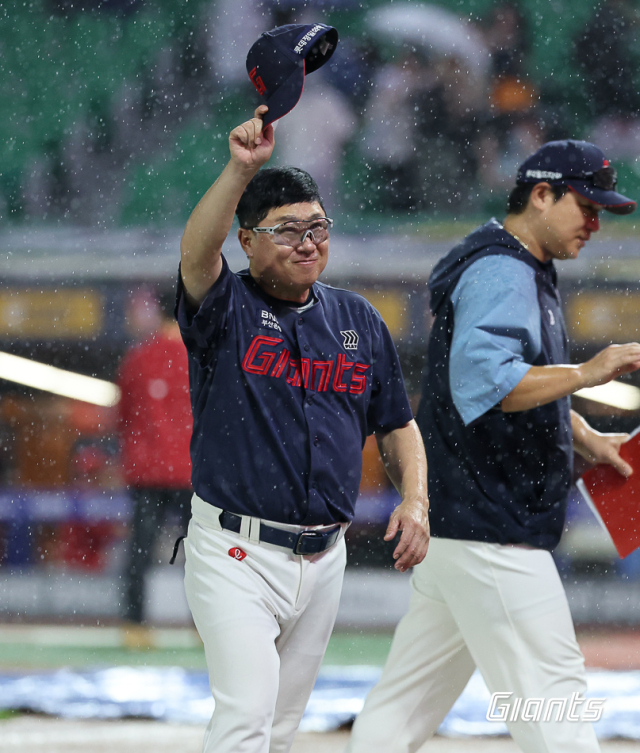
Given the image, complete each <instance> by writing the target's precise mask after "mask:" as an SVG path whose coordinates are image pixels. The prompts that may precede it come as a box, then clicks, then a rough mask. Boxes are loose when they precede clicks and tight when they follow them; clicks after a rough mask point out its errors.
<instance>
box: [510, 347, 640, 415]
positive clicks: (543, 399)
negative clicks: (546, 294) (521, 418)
mask: <svg viewBox="0 0 640 753" xmlns="http://www.w3.org/2000/svg"><path fill="white" fill-rule="evenodd" d="M638 369H640V344H638V343H626V344H625V345H609V347H608V348H605V349H604V350H601V351H600V353H598V354H597V355H595V356H594V357H593V358H591V359H590V360H589V361H585V363H581V364H578V365H576V366H532V367H531V368H530V369H529V371H527V373H526V374H525V375H524V377H523V378H522V379H521V380H520V382H518V384H517V385H516V386H515V388H514V389H513V390H512V391H511V392H510V393H509V394H508V395H507V396H506V397H504V398H503V399H502V402H501V406H502V410H503V411H505V412H507V413H509V412H512V411H521V410H529V409H531V408H537V407H538V406H539V405H545V404H546V403H551V402H553V401H554V400H559V399H560V398H561V397H567V395H572V394H573V393H574V392H577V391H578V390H581V389H583V388H585V387H595V386H597V385H599V384H606V382H610V381H611V380H612V379H615V378H616V377H617V376H620V375H621V374H629V373H630V372H632V371H637V370H638Z"/></svg>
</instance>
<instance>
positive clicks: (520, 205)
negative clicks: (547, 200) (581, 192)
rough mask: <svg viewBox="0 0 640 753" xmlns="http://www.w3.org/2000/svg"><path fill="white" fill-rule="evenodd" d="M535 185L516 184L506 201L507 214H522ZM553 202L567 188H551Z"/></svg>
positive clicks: (560, 196) (561, 195)
mask: <svg viewBox="0 0 640 753" xmlns="http://www.w3.org/2000/svg"><path fill="white" fill-rule="evenodd" d="M537 185H538V184H537V183H518V184H517V185H516V187H515V188H514V189H513V191H511V194H510V195H509V199H508V200H507V214H522V213H523V212H524V210H525V208H526V206H527V204H528V203H529V197H530V196H531V191H533V188H534V186H537ZM551 190H552V191H553V198H554V201H558V200H559V199H561V198H562V197H563V196H564V195H565V194H566V193H567V191H568V190H569V186H553V185H552V186H551Z"/></svg>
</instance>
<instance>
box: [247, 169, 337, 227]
mask: <svg viewBox="0 0 640 753" xmlns="http://www.w3.org/2000/svg"><path fill="white" fill-rule="evenodd" d="M316 201H317V202H318V204H320V206H321V207H322V211H323V212H324V211H325V210H324V205H323V202H322V198H321V196H320V189H319V188H318V184H317V183H316V182H315V180H314V179H313V178H312V177H311V176H310V175H309V173H307V172H305V171H304V170H300V168H299V167H265V168H263V169H262V170H259V171H258V172H257V173H256V174H255V175H254V176H253V178H252V179H251V180H250V181H249V185H248V186H247V187H246V188H245V189H244V193H243V194H242V196H241V197H240V201H239V202H238V206H237V207H236V215H237V216H238V222H239V223H240V227H242V228H252V227H256V226H257V225H259V224H260V223H261V222H262V220H264V218H265V217H266V216H267V215H268V214H269V212H270V211H271V210H272V209H274V208H275V207H284V206H287V205H288V204H301V203H313V202H316Z"/></svg>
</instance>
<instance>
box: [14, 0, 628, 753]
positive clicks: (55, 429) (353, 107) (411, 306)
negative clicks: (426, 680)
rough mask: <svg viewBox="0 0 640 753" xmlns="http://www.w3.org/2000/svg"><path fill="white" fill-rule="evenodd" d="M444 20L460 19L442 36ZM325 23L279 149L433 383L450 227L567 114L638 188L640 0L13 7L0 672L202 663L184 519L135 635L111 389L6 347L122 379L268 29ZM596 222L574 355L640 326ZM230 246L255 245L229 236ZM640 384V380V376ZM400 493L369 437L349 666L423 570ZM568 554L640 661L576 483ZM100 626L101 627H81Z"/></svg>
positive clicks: (347, 594) (618, 402)
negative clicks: (406, 532)
mask: <svg viewBox="0 0 640 753" xmlns="http://www.w3.org/2000/svg"><path fill="white" fill-rule="evenodd" d="M390 10H391V12H392V16H391V17H390V18H391V21H389V18H388V17H387V16H386V15H385V14H388V13H389V11H390ZM434 14H435V15H434ZM438 14H440V15H438ZM442 14H445V15H444V16H443V15H442ZM434 19H436V20H437V19H440V21H439V22H438V23H445V25H446V28H447V30H448V33H447V34H440V37H441V39H439V40H438V39H436V38H434V35H433V34H432V30H433V28H434V26H433V25H434ZM443 19H444V21H443ZM309 20H322V21H324V22H327V23H329V24H332V25H334V26H336V27H337V28H338V30H339V32H340V35H341V41H340V45H339V48H338V50H337V52H336V54H335V55H334V57H333V58H332V60H331V63H330V64H329V65H327V66H325V68H326V70H325V69H322V71H320V72H318V73H317V74H314V76H315V77H316V79H317V80H316V79H314V78H313V77H309V80H308V82H307V86H306V89H305V93H304V94H303V98H302V100H301V102H300V104H299V106H298V107H297V108H296V110H294V111H293V112H292V113H291V114H290V115H289V116H287V117H286V118H285V119H283V121H282V122H281V123H280V124H279V126H278V131H277V133H276V138H277V142H278V146H277V148H276V151H277V152H278V156H277V159H278V160H279V161H280V162H283V163H295V164H299V165H300V166H302V167H305V168H306V169H309V171H310V172H312V173H313V174H314V175H316V176H317V177H318V179H319V182H320V184H321V186H322V189H323V191H324V195H325V197H326V203H327V210H328V213H329V215H330V216H332V217H334V218H335V220H336V229H335V234H334V236H333V237H332V248H331V253H332V260H331V263H330V265H329V268H328V270H327V275H326V277H325V279H326V281H328V282H330V283H332V284H337V285H341V286H348V287H350V288H353V289H355V290H358V291H359V292H361V293H363V294H364V295H365V296H366V297H367V298H368V299H369V300H371V301H372V303H373V304H374V305H376V306H377V307H378V308H379V310H380V311H381V313H382V314H383V316H384V318H385V320H386V321H387V323H388V325H389V327H390V330H391V332H392V335H393V336H394V338H395V341H396V343H397V345H398V348H399V351H400V353H401V358H402V361H403V368H404V372H405V377H406V380H407V383H408V386H409V389H410V392H411V394H412V395H413V398H414V400H415V401H416V404H417V400H418V398H419V390H420V372H421V364H422V360H423V357H424V352H425V346H426V338H427V336H428V332H429V324H430V322H429V318H428V313H427V299H426V291H425V281H426V279H427V277H428V275H429V272H430V270H431V268H432V266H433V264H434V263H435V261H436V260H437V259H438V258H439V256H440V255H442V254H443V253H444V252H445V251H446V250H447V249H448V248H449V247H450V246H451V245H452V243H454V242H455V241H456V240H457V239H459V238H461V237H462V236H463V235H464V234H465V233H466V232H468V231H469V229H471V228H472V227H473V226H474V225H475V224H477V223H479V222H481V221H484V220H485V219H487V218H488V217H489V216H491V215H493V214H495V215H496V216H498V217H499V218H501V217H502V216H503V206H504V203H505V200H506V196H507V194H508V191H509V187H510V186H511V182H512V177H513V174H514V173H515V168H516V167H517V165H518V163H519V162H520V161H521V160H522V159H523V158H524V157H525V156H526V154H527V153H529V152H530V151H533V150H534V149H535V148H537V146H538V145H539V144H540V143H543V142H544V141H547V140H550V139H553V138H568V137H571V138H587V139H592V140H594V141H597V142H598V143H599V144H600V145H601V146H603V148H604V149H605V151H607V152H608V155H609V156H610V157H611V159H612V160H614V162H615V164H616V166H617V168H618V172H619V188H620V190H622V192H624V193H626V194H628V195H630V196H632V197H634V198H638V197H640V121H639V120H638V119H637V112H638V109H639V108H638V105H639V104H640V94H639V92H640V86H639V84H640V81H639V80H638V79H639V77H640V73H639V72H640V65H638V63H639V62H640V42H639V41H638V40H639V39H640V34H639V33H638V32H639V30H640V20H639V10H638V4H637V3H636V2H631V0H629V2H627V1H626V0H602V1H600V0H598V1H596V0H583V2H581V3H575V2H573V0H554V2H553V3H548V2H546V0H520V2H505V3H502V2H497V1H496V0H441V1H440V2H438V3H433V4H430V3H429V4H427V3H421V2H417V1H416V0H413V1H412V2H408V3H400V2H398V3H396V2H394V3H384V2H375V1H374V2H357V1H356V0H333V2H330V1H329V0H306V1H303V0H300V1H298V0H285V2H279V1H278V0H156V1H155V2H151V0H84V1H83V2H80V1H79V0H77V1H76V0H32V1H30V2H26V3H16V4H5V5H3V6H2V7H1V8H0V104H1V112H2V117H1V118H0V134H1V137H0V258H1V259H2V275H1V278H0V351H1V352H0V370H1V372H0V620H1V621H2V624H0V671H4V670H6V671H16V670H24V671H33V670H36V669H44V668H53V667H62V666H68V667H88V666H93V665H118V664H132V663H134V664H145V665H167V664H170V663H175V664H178V665H180V666H183V667H194V668H202V667H203V666H204V660H203V657H202V655H201V653H200V647H199V645H198V642H197V640H195V639H194V638H193V636H192V634H191V633H190V632H189V631H190V626H191V623H190V618H189V614H188V610H187V607H186V603H185V600H184V597H183V595H182V583H181V578H182V574H181V569H182V568H181V560H180V558H179V559H178V561H177V563H176V566H174V567H173V568H171V567H170V566H169V565H168V564H167V563H168V559H169V557H170V554H171V546H172V543H173V540H174V539H175V538H176V536H178V535H179V534H180V530H179V527H178V524H177V521H172V520H169V521H167V523H166V524H165V526H164V529H163V532H162V535H161V536H160V537H159V539H158V542H157V545H156V551H155V552H154V562H155V564H154V567H153V568H152V570H151V572H150V574H149V576H148V589H147V601H146V605H145V610H146V612H145V614H146V619H147V624H148V625H149V626H151V627H153V628H156V631H155V632H154V633H153V636H151V637H149V636H147V639H146V643H145V644H144V645H142V646H140V645H138V646H137V645H135V641H133V644H132V642H131V639H129V642H127V640H128V639H127V633H126V630H125V629H124V628H122V622H121V610H122V583H123V579H122V576H123V568H124V566H125V564H126V546H127V539H128V534H129V530H130V516H131V500H130V498H129V495H128V492H127V489H126V487H125V485H124V482H123V479H122V473H121V470H120V466H119V444H118V438H117V432H116V423H115V417H116V408H115V406H114V405H113V404H112V403H113V399H112V398H109V397H107V398H105V399H103V400H102V403H103V404H96V403H95V402H91V401H89V400H75V399H71V398H69V397H64V396H61V395H58V394H53V393H52V392H50V391H49V389H50V388H52V385H53V381H54V380H53V377H46V378H45V379H48V381H45V384H44V385H43V386H44V389H37V388H34V387H29V386H26V385H25V384H24V383H21V382H24V381H25V379H23V377H22V371H21V367H20V368H19V367H18V366H17V365H16V364H15V362H10V361H6V360H3V358H4V355H5V354H10V355H16V356H21V357H23V358H26V359H29V360H33V361H38V362H41V363H45V364H48V365H52V366H55V367H58V368H60V369H63V370H66V371H69V372H74V373H78V374H83V375H87V376H91V377H96V378H98V379H100V380H104V381H106V382H108V383H112V382H113V380H114V379H115V375H116V372H117V368H118V364H119V359H120V358H121V356H122V354H123V353H124V351H125V349H126V348H127V347H128V345H130V344H131V343H132V342H135V341H136V340H137V339H138V338H139V337H140V336H141V335H142V334H144V328H145V326H146V325H145V322H144V316H142V317H141V316H140V312H143V313H144V311H145V306H146V305H147V303H148V301H149V300H150V299H151V298H153V296H155V295H157V294H163V293H166V292H167V291H169V290H171V289H172V287H173V286H174V284H175V279H176V274H177V264H178V259H179V240H180V236H181V232H182V227H183V225H184V222H185V221H186V219H187V217H188V215H189V213H190V211H191V209H192V208H193V206H194V205H195V203H196V202H197V200H198V198H199V197H200V196H201V195H202V193H204V191H205V190H206V189H207V188H208V186H209V185H210V184H211V182H212V181H213V179H214V178H215V177H216V175H217V174H218V172H219V171H220V169H221V168H222V166H223V165H224V163H225V161H226V155H227V135H228V132H229V130H230V129H231V127H233V126H234V125H235V124H237V123H238V122H240V121H241V120H243V119H245V118H246V117H247V116H248V115H249V114H250V113H251V112H252V110H253V108H254V107H255V105H256V100H255V98H254V92H253V88H252V87H251V85H250V82H249V80H248V77H247V76H246V72H245V69H244V57H245V55H246V51H247V50H248V48H249V46H250V45H251V43H252V42H253V41H254V40H255V39H256V38H257V36H258V35H259V34H260V33H261V32H262V31H264V30H266V29H269V28H272V27H273V26H276V25H280V24H282V23H287V22H291V21H294V22H307V21H309ZM435 28H439V27H438V25H437V24H436V27H435ZM436 36H438V35H436ZM445 37H446V39H445ZM407 149H408V150H407ZM602 226H603V227H602V230H601V232H600V234H599V235H600V237H599V238H598V239H594V240H593V241H592V242H591V243H590V245H589V247H588V248H587V249H585V251H583V253H582V254H581V258H580V260H579V261H577V262H572V263H570V264H566V265H565V264H562V265H560V275H561V278H562V286H563V292H564V299H565V302H566V315H567V321H568V325H569V329H570V334H571V340H572V358H573V359H574V360H575V361H576V362H579V361H582V360H584V359H586V358H588V357H589V356H590V355H592V354H593V353H595V352H596V351H597V350H599V349H601V348H602V347H604V346H606V345H608V344H609V343H612V342H626V341H630V340H636V339H638V326H639V324H640V284H639V283H638V280H639V279H640V262H639V261H638V254H637V250H638V236H639V233H638V228H637V219H636V218H635V216H634V215H632V216H631V217H629V218H616V219H615V220H608V219H607V218H603V222H602ZM226 253H227V256H228V258H229V260H230V263H231V266H232V268H234V269H240V268H241V267H242V266H243V260H242V257H241V254H240V252H239V250H238V249H236V248H235V244H234V242H233V239H232V241H231V242H229V243H228V245H227V248H226ZM624 381H625V382H627V383H628V384H629V385H631V386H633V387H640V378H639V377H637V376H636V375H631V376H629V377H626V378H625V379H624ZM75 394H78V393H75ZM638 395H640V392H638V391H633V390H632V391H631V393H630V396H629V394H628V393H627V394H626V395H625V396H624V397H621V398H620V397H615V396H614V398H612V399H611V400H609V403H600V402H595V401H592V400H586V399H584V398H582V399H581V398H575V402H576V406H577V407H578V409H579V410H580V411H581V412H582V413H583V414H585V415H586V416H587V417H588V419H589V421H590V422H591V423H592V424H593V425H594V426H595V427H596V428H598V429H600V430H613V431H630V430H633V429H634V428H635V427H636V426H637V425H638V423H640V399H638V397H637V396H638ZM98 402H100V401H98ZM395 502H396V497H395V493H394V492H393V490H392V489H391V488H390V486H389V484H388V482H387V480H386V477H385V475H384V472H383V470H382V467H381V465H380V463H379V460H378V459H377V453H376V451H375V448H374V447H373V445H371V444H369V443H368V444H367V446H366V447H365V472H364V476H363V481H362V488H361V499H360V502H359V509H358V517H357V519H356V521H355V523H354V525H353V526H352V527H351V529H350V531H349V533H348V544H349V549H350V560H349V561H350V564H349V567H348V570H347V578H346V582H345V591H344V595H343V601H342V605H341V610H340V615H339V619H338V625H337V628H336V635H335V637H334V640H333V641H332V645H331V648H330V652H329V655H328V659H327V661H328V662H329V663H338V664H340V663H342V664H344V663H346V664H354V663H357V664H373V665H378V664H380V663H381V662H382V661H383V659H384V655H385V652H386V650H387V648H388V645H389V640H390V631H391V630H392V628H393V626H394V624H395V623H396V622H397V620H398V618H399V617H400V615H401V614H402V613H403V611H404V610H405V608H406V605H407V599H408V581H407V578H406V577H404V576H400V575H398V574H397V573H395V572H394V571H393V570H392V569H391V568H390V565H389V563H390V551H391V547H390V545H386V544H384V543H383V542H382V541H381V537H382V533H383V531H384V527H385V521H386V519H387V517H388V514H389V512H390V510H391V509H392V507H393V505H394V504H395ZM556 558H557V562H558V566H559V569H560V572H561V574H562V575H563V578H564V579H565V584H566V587H567V591H568V594H569V599H570V603H571V607H572V611H573V615H574V619H575V621H576V623H577V626H578V629H579V633H580V636H581V640H582V642H583V648H584V650H585V653H586V655H587V660H588V662H589V663H590V664H591V665H592V666H605V667H609V668H611V669H630V668H633V667H638V666H640V659H639V652H638V647H639V646H640V641H639V639H638V636H639V635H640V630H639V626H640V553H639V552H636V553H635V554H633V555H630V556H629V557H627V558H626V559H624V560H620V559H619V558H618V557H617V556H616V554H615V550H614V548H613V546H612V544H611V542H610V540H609V539H608V537H607V535H606V534H605V533H604V532H603V531H602V530H601V528H600V527H599V525H598V524H597V523H596V521H595V519H594V518H593V516H592V515H591V513H590V512H589V510H588V508H587V505H586V504H585V503H584V501H582V500H581V498H580V497H579V494H578V493H577V492H576V493H575V495H574V496H573V497H572V500H571V504H570V510H569V518H568V522H567V528H566V532H565V536H564V538H563V541H562V543H561V546H560V547H559V549H558V551H557V552H556ZM47 625H48V626H55V628H56V629H53V627H52V628H51V629H49V630H46V631H43V629H42V626H47ZM81 626H82V627H83V628H84V629H85V630H84V632H83V631H82V630H77V629H76V628H78V627H81ZM99 626H104V630H103V632H102V633H100V636H101V637H99V638H98V637H96V635H97V634H96V633H95V632H94V631H87V630H86V629H88V628H96V627H99ZM61 627H64V630H60V628H61ZM71 627H73V628H74V629H73V630H72V629H71ZM83 636H84V637H83ZM25 749H26V748H25ZM34 749H35V748H34Z"/></svg>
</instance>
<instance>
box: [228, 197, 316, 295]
mask: <svg viewBox="0 0 640 753" xmlns="http://www.w3.org/2000/svg"><path fill="white" fill-rule="evenodd" d="M324 216H325V213H324V210H323V209H322V207H321V206H320V204H319V203H318V202H312V203H307V202H303V203H301V204H288V205H287V206H283V207H277V208H275V209H271V210H270V211H269V214H267V216H266V217H265V218H264V219H263V220H262V222H260V223H259V227H275V226H276V225H279V224H281V223H282V222H291V221H293V220H298V221H303V222H309V221H312V220H316V219H319V218H320V217H324ZM238 238H239V240H240V243H241V245H242V248H243V249H244V252H245V253H246V254H247V256H248V258H249V269H250V271H251V276H252V277H253V278H254V279H255V280H256V281H257V282H258V284H259V285H260V287H261V288H262V289H263V290H265V291H266V292H267V293H269V294H270V295H272V296H274V297H275V298H282V299H283V300H287V301H295V302H297V303H304V301H305V300H306V299H307V297H308V295H309V289H310V288H311V286H312V285H313V283H314V282H315V281H316V280H317V279H318V277H319V276H320V274H321V273H322V271H323V270H324V268H325V266H326V265H327V258H328V254H329V240H328V239H326V240H324V241H322V242H321V243H317V244H316V243H314V242H313V241H312V240H311V238H310V237H307V238H306V239H305V241H304V242H303V243H301V244H300V243H298V244H296V245H294V246H284V245H280V244H278V243H276V242H275V241H274V239H273V236H271V235H269V234H268V233H254V232H253V231H251V230H246V229H241V230H239V231H238Z"/></svg>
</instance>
